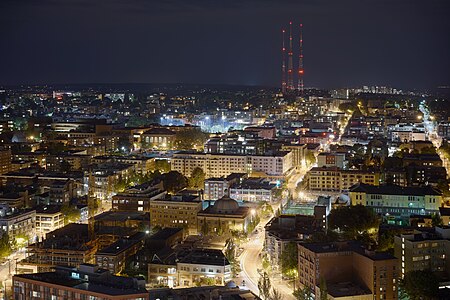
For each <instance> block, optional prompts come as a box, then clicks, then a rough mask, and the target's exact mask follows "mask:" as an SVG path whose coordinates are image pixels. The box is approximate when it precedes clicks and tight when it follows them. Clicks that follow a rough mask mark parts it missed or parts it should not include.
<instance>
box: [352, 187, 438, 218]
mask: <svg viewBox="0 0 450 300" xmlns="http://www.w3.org/2000/svg"><path fill="white" fill-rule="evenodd" d="M349 196H350V201H351V204H352V205H358V204H361V205H364V206H368V207H371V208H373V209H374V210H375V212H376V213H379V214H383V215H386V214H390V215H400V216H404V217H409V216H410V215H413V214H415V215H425V214H433V213H438V212H439V207H440V206H441V203H442V193H441V192H440V191H438V190H436V189H435V188H433V187H431V186H423V187H401V186H397V185H381V186H373V185H369V184H364V183H358V184H356V185H355V186H353V187H352V188H351V189H350V192H349Z"/></svg>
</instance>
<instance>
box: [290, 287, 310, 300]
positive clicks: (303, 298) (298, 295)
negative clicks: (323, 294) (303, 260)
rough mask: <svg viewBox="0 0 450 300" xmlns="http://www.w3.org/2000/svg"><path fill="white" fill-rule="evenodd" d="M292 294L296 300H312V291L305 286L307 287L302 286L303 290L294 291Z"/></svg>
mask: <svg viewBox="0 0 450 300" xmlns="http://www.w3.org/2000/svg"><path fill="white" fill-rule="evenodd" d="M293 294H294V297H295V299H297V300H311V299H313V298H312V297H311V294H312V289H311V288H310V287H309V286H307V285H304V286H303V288H301V289H297V290H295V291H294V293H293Z"/></svg>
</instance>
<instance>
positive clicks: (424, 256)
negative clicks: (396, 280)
mask: <svg viewBox="0 0 450 300" xmlns="http://www.w3.org/2000/svg"><path fill="white" fill-rule="evenodd" d="M394 255H395V257H397V258H398V269H399V275H400V276H401V278H403V276H404V275H405V274H406V273H408V272H410V271H416V270H430V271H433V272H435V273H436V274H437V275H438V276H440V278H447V277H448V276H449V275H450V269H449V268H448V266H449V264H450V228H448V227H435V228H423V229H420V230H415V231H414V232H413V233H411V234H400V235H396V236H395V237H394Z"/></svg>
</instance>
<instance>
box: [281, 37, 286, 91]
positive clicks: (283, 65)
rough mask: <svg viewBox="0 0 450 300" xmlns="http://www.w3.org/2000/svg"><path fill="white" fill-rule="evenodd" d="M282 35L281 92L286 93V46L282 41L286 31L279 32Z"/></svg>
mask: <svg viewBox="0 0 450 300" xmlns="http://www.w3.org/2000/svg"><path fill="white" fill-rule="evenodd" d="M281 33H282V35H283V47H282V48H281V59H282V63H281V92H282V93H286V45H285V41H284V34H285V33H286V30H284V29H283V30H282V31H281Z"/></svg>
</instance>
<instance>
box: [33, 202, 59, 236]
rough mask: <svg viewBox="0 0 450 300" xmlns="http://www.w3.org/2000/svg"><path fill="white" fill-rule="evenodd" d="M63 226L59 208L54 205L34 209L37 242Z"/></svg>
mask: <svg viewBox="0 0 450 300" xmlns="http://www.w3.org/2000/svg"><path fill="white" fill-rule="evenodd" d="M63 226H64V215H63V213H62V212H61V207H60V206H56V205H49V206H41V207H37V208H36V235H37V238H38V240H42V239H45V237H46V235H47V233H49V232H51V231H54V230H56V229H59V228H61V227H63Z"/></svg>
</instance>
